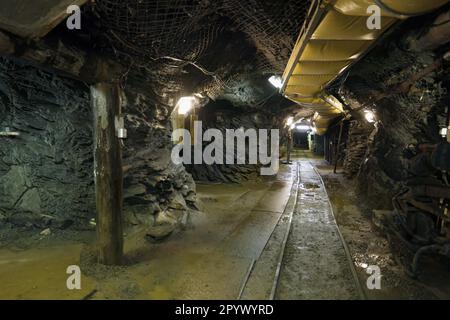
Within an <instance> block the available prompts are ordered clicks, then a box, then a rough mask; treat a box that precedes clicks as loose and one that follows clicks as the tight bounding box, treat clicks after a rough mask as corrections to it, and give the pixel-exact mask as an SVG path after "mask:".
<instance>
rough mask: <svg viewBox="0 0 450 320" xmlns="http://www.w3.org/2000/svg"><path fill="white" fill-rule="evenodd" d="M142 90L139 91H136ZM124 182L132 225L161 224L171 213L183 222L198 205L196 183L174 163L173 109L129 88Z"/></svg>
mask: <svg viewBox="0 0 450 320" xmlns="http://www.w3.org/2000/svg"><path fill="white" fill-rule="evenodd" d="M136 88H138V89H136ZM125 93H126V101H127V103H126V107H125V110H124V112H125V113H126V114H127V118H126V126H127V128H128V130H129V132H128V135H129V139H127V140H126V141H125V148H124V165H125V168H129V169H127V171H126V173H125V178H124V188H125V195H124V201H125V212H126V218H127V220H128V222H130V223H132V224H141V223H144V224H146V225H149V226H153V225H154V224H155V223H156V224H158V223H159V222H160V220H161V219H159V220H158V218H161V216H162V215H165V214H166V213H167V211H168V210H172V211H179V213H180V214H177V215H176V216H177V217H176V219H174V220H176V221H174V222H179V221H181V219H182V217H183V214H184V213H185V212H186V209H187V208H188V207H189V206H191V207H192V206H194V205H195V183H194V180H193V179H192V176H191V175H190V174H189V173H187V172H186V170H185V168H184V167H183V166H182V165H175V164H174V163H173V162H172V160H171V152H172V141H171V132H172V131H171V130H172V129H171V125H170V113H171V111H172V110H171V109H170V106H168V105H166V104H164V103H163V102H161V101H158V99H157V98H156V97H151V96H150V95H149V90H147V92H145V88H139V86H136V87H133V86H132V85H130V86H128V87H127V89H126V90H125Z"/></svg>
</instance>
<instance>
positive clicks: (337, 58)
mask: <svg viewBox="0 0 450 320" xmlns="http://www.w3.org/2000/svg"><path fill="white" fill-rule="evenodd" d="M448 1H449V0H426V1H424V0H408V1H406V0H405V1H398V0H334V1H333V0H328V1H326V0H323V1H321V0H315V1H313V3H312V6H311V8H310V11H309V14H308V17H307V19H306V22H305V24H304V25H303V28H302V30H301V31H300V35H299V37H298V40H297V43H296V45H295V47H294V50H293V52H292V54H291V57H290V59H289V61H288V64H287V66H286V69H285V71H284V74H283V86H282V88H281V92H282V93H283V94H284V95H285V96H286V97H287V98H289V99H291V100H293V101H295V102H296V103H298V104H299V105H301V106H303V107H308V108H313V109H314V110H315V111H316V114H315V116H314V125H315V127H316V130H317V133H318V134H323V133H325V132H326V130H327V128H328V126H329V124H330V122H331V121H332V120H333V119H335V118H336V117H338V116H339V115H341V114H342V113H343V108H342V105H341V104H340V103H339V101H338V100H337V99H336V98H334V97H332V96H330V95H328V94H327V93H326V91H325V89H326V87H327V86H328V85H329V84H330V83H331V82H332V81H333V80H334V79H336V78H337V77H338V76H339V75H340V74H341V73H342V72H344V71H345V70H346V69H347V68H349V67H350V66H351V65H352V64H354V63H355V62H356V61H357V60H358V59H359V58H361V57H362V56H363V55H364V54H366V53H367V52H368V51H369V50H370V49H371V47H372V46H373V45H374V43H375V42H376V40H377V39H379V37H380V36H381V35H382V34H383V33H384V32H385V31H387V30H388V29H389V28H390V27H391V26H392V25H393V24H395V23H396V22H397V21H399V20H401V19H406V18H408V17H411V16H415V15H421V14H424V13H427V12H430V11H433V10H435V9H437V8H439V7H441V6H442V5H444V4H446V3H448ZM371 6H372V7H371ZM373 6H376V7H373ZM374 8H375V9H378V11H379V13H380V25H379V27H380V28H375V29H371V28H369V27H368V19H369V18H370V17H369V16H372V15H373V14H374V11H373V10H374ZM377 27H378V26H377Z"/></svg>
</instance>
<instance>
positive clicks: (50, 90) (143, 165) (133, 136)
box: [0, 58, 195, 229]
mask: <svg viewBox="0 0 450 320" xmlns="http://www.w3.org/2000/svg"><path fill="white" fill-rule="evenodd" d="M124 89H125V90H124V92H125V93H124V102H125V103H124V104H125V105H124V108H123V112H124V113H125V115H126V121H125V125H126V127H127V129H128V139H126V140H124V171H125V174H124V198H125V199H124V205H125V206H124V207H125V208H124V212H125V221H126V222H127V223H128V224H133V225H136V224H144V225H147V226H153V225H155V224H158V223H160V224H168V225H170V227H171V228H174V227H176V226H178V225H179V224H180V223H181V220H182V219H183V217H184V216H185V214H186V211H187V208H188V207H189V206H193V205H194V203H195V184H194V182H193V179H192V177H191V176H190V174H188V173H187V172H186V171H185V169H184V167H183V166H175V165H173V164H172V162H171V159H170V152H171V146H172V144H171V141H170V134H171V126H170V121H169V115H170V112H171V106H170V105H169V104H168V103H167V101H164V99H161V98H160V97H158V96H156V94H155V93H154V91H153V90H152V87H151V85H149V84H147V87H146V86H145V85H143V84H142V83H139V82H130V83H128V84H127V85H126V86H125V88H124ZM91 123H92V116H91V107H90V97H89V87H88V86H87V85H84V84H83V83H80V82H76V81H73V80H69V79H65V78H61V77H59V76H56V75H54V74H51V73H48V72H45V71H42V70H39V69H36V68H34V67H30V66H27V65H24V64H21V63H17V62H13V61H11V60H7V59H3V58H1V59H0V131H2V130H5V128H6V127H10V128H11V130H14V131H18V132H19V133H20V136H18V137H1V136H0V221H1V222H2V226H6V225H9V226H20V227H28V228H33V227H34V228H41V229H42V228H46V227H51V228H67V227H70V226H72V227H75V228H86V226H88V224H89V221H90V219H92V218H93V217H95V200H94V199H95V197H94V182H93V181H94V179H93V152H92V148H93V147H92V125H91Z"/></svg>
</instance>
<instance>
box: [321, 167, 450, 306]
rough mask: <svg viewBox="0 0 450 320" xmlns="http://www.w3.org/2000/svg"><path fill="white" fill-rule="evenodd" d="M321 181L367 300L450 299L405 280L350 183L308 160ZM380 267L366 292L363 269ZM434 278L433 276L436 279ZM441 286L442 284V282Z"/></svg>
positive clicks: (436, 290) (339, 175) (431, 286)
mask: <svg viewBox="0 0 450 320" xmlns="http://www.w3.org/2000/svg"><path fill="white" fill-rule="evenodd" d="M312 162H313V163H314V164H315V165H316V167H317V168H318V169H319V172H320V174H321V176H322V178H323V180H324V182H325V185H326V188H327V191H328V194H329V196H330V200H331V202H332V205H333V209H334V213H335V216H336V220H337V222H338V225H339V228H340V230H341V232H342V234H343V236H344V238H345V240H346V242H347V244H348V246H349V249H350V252H351V255H352V259H353V261H354V263H355V266H356V268H357V272H358V276H359V279H360V282H361V284H362V286H363V288H364V291H365V294H366V296H367V298H368V299H439V298H441V299H442V298H444V299H448V298H450V296H449V295H447V293H446V292H445V289H442V288H438V287H435V286H433V285H430V284H427V283H424V282H420V281H416V280H414V279H411V278H410V277H408V276H407V275H406V274H405V273H404V271H403V267H402V266H401V265H399V264H398V263H397V260H396V255H398V252H395V253H394V252H392V248H391V247H390V245H389V243H388V241H387V239H386V238H385V237H384V236H383V235H382V234H381V233H380V231H379V230H378V229H377V228H376V227H375V225H374V224H373V223H372V220H371V211H372V210H371V208H368V207H367V206H365V201H364V199H361V198H359V197H358V196H357V193H356V192H355V186H354V185H353V183H352V181H351V180H348V179H346V178H345V177H344V176H343V175H342V174H339V173H338V174H333V172H332V168H331V166H328V165H327V164H326V163H325V162H324V161H322V160H315V161H314V160H313V161H312ZM371 265H376V266H378V267H380V270H381V289H380V290H377V289H374V290H369V289H367V286H366V282H367V279H368V277H369V274H367V272H366V268H367V267H368V266H371ZM436 277H437V276H436ZM440 282H441V285H442V283H443V282H442V281H440Z"/></svg>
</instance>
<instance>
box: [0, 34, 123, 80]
mask: <svg viewBox="0 0 450 320" xmlns="http://www.w3.org/2000/svg"><path fill="white" fill-rule="evenodd" d="M0 56H6V57H10V58H13V59H17V60H20V61H24V62H26V63H29V64H31V65H34V66H36V67H38V68H43V69H48V71H50V72H54V73H57V74H59V75H61V76H64V77H68V78H73V79H76V80H79V81H83V82H86V83H88V84H95V83H99V82H119V81H120V79H121V77H122V75H123V74H124V73H125V67H124V66H123V65H121V64H120V63H118V62H116V61H114V59H113V57H108V56H105V55H102V56H100V55H97V54H96V53H95V52H93V51H91V50H88V49H81V48H80V47H79V46H76V45H72V44H71V43H69V42H66V41H62V40H61V39H50V38H49V39H47V38H46V39H40V40H35V41H25V40H24V39H22V38H20V37H17V36H14V35H12V34H9V33H6V32H2V31H0Z"/></svg>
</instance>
